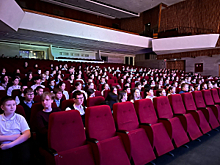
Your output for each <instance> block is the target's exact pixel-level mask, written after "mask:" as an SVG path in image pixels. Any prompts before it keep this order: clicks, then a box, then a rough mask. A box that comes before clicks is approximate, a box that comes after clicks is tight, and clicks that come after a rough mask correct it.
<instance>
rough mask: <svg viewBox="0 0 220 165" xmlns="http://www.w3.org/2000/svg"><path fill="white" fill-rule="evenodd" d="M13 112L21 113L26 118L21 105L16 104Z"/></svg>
mask: <svg viewBox="0 0 220 165" xmlns="http://www.w3.org/2000/svg"><path fill="white" fill-rule="evenodd" d="M15 112H16V113H18V114H20V115H22V116H24V118H26V114H25V111H24V108H23V107H22V106H21V105H17V106H16V111H15Z"/></svg>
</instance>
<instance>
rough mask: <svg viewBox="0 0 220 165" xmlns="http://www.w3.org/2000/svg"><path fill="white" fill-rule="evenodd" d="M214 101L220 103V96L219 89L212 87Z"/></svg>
mask: <svg viewBox="0 0 220 165" xmlns="http://www.w3.org/2000/svg"><path fill="white" fill-rule="evenodd" d="M211 93H212V97H213V101H214V103H215V104H220V98H219V95H218V90H217V89H216V88H213V89H211Z"/></svg>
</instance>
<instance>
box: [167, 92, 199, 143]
mask: <svg viewBox="0 0 220 165" xmlns="http://www.w3.org/2000/svg"><path fill="white" fill-rule="evenodd" d="M168 99H169V101H170V105H171V107H172V109H173V113H174V115H175V116H177V117H178V118H179V119H180V121H181V123H182V125H183V128H184V130H185V131H186V132H187V133H188V136H189V137H190V139H191V140H195V139H197V138H199V137H200V136H202V133H201V131H200V130H199V127H198V125H197V123H196V121H195V119H194V118H193V116H192V114H190V113H186V109H185V107H184V104H183V100H182V97H181V95H180V94H174V95H169V96H168Z"/></svg>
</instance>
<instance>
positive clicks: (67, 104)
mask: <svg viewBox="0 0 220 165" xmlns="http://www.w3.org/2000/svg"><path fill="white" fill-rule="evenodd" d="M73 104H74V100H73V99H69V100H63V101H62V104H61V111H65V109H66V108H67V107H70V106H72V105H73Z"/></svg>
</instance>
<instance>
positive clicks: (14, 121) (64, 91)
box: [0, 62, 220, 164]
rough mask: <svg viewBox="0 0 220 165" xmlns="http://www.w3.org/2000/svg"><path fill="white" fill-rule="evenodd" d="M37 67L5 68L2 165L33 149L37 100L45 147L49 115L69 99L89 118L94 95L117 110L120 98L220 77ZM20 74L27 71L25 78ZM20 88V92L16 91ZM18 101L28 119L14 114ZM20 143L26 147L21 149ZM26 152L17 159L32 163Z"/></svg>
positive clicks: (179, 89) (199, 85) (203, 85)
mask: <svg viewBox="0 0 220 165" xmlns="http://www.w3.org/2000/svg"><path fill="white" fill-rule="evenodd" d="M28 65H29V64H28V62H25V63H24V66H23V67H24V68H28ZM33 68H34V69H35V70H36V71H37V72H36V73H33V72H32V70H29V71H28V72H27V73H21V72H20V69H16V70H15V72H14V73H8V72H7V68H2V70H1V73H0V81H1V82H0V90H2V91H7V92H6V93H7V96H5V97H3V96H0V97H1V98H2V97H3V98H2V101H1V109H2V111H3V112H4V113H3V114H2V115H1V116H0V118H1V119H0V125H1V127H2V129H0V143H1V146H0V148H1V150H0V164H2V163H3V164H4V163H5V161H7V160H8V158H10V157H12V156H13V155H17V154H16V153H17V152H18V150H22V152H23V153H29V152H28V148H27V147H26V148H25V147H23V144H25V145H26V144H28V138H29V137H30V128H29V126H28V125H29V124H30V117H31V107H32V105H33V104H34V103H37V102H41V103H42V106H43V109H42V111H39V112H38V113H37V116H36V122H37V123H36V126H37V140H38V142H39V144H40V146H42V147H47V129H48V121H49V115H50V114H51V113H53V112H57V111H60V110H61V105H62V102H63V101H64V100H69V99H73V101H74V103H73V105H71V106H69V107H66V109H65V110H78V111H79V113H80V115H81V117H82V120H83V123H84V121H85V109H86V105H87V103H86V101H87V99H88V98H90V97H95V96H98V95H102V96H103V97H104V98H105V101H104V102H103V103H101V104H107V105H109V106H110V108H111V109H112V108H113V104H114V103H117V102H126V101H131V102H133V103H134V101H135V100H139V99H144V98H148V99H151V100H152V101H153V98H154V97H158V96H167V95H172V94H176V93H184V92H192V91H196V90H204V89H211V88H218V87H219V82H220V79H219V77H212V76H204V77H202V76H201V75H200V74H192V73H185V72H184V71H179V70H170V69H150V68H143V67H138V68H136V67H125V66H120V67H100V66H98V65H88V66H86V67H85V68H82V67H81V66H78V67H74V66H68V65H67V64H64V65H57V66H53V64H51V65H50V69H46V70H42V69H41V68H39V67H38V64H35V65H34V66H33ZM21 74H25V77H22V76H21ZM67 87H68V88H67ZM15 90H17V91H18V90H19V92H18V94H16V95H15V96H14V95H13V91H15ZM37 98H40V99H37ZM16 104H17V105H18V104H19V105H21V106H22V107H23V109H24V111H25V115H26V120H25V119H24V117H22V116H21V115H18V114H16V113H15V110H16ZM53 105H55V106H53ZM14 127H16V128H14ZM26 141H27V142H26ZM15 146H16V147H15ZM21 147H23V149H20V148H21ZM23 150H24V151H23ZM24 156H25V157H24ZM24 156H23V157H22V156H20V158H19V159H18V160H19V161H21V162H22V164H28V161H29V159H28V158H27V157H28V156H29V155H28V154H24ZM18 157H19V156H18ZM6 158H7V160H6ZM7 163H8V164H11V163H12V162H7Z"/></svg>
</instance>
